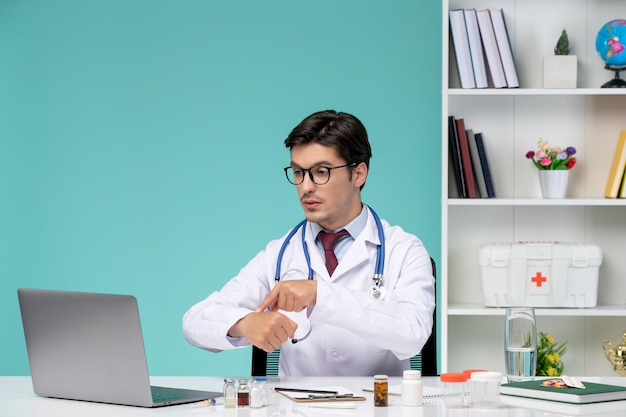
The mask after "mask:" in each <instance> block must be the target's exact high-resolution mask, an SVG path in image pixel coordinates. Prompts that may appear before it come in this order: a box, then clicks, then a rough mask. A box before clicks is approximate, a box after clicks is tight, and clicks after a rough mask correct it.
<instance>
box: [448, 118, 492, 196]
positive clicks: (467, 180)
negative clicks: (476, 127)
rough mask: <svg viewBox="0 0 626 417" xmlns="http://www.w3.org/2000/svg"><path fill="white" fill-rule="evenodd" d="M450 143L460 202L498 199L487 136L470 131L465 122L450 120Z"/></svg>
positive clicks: (457, 119) (458, 119) (456, 119)
mask: <svg viewBox="0 0 626 417" xmlns="http://www.w3.org/2000/svg"><path fill="white" fill-rule="evenodd" d="M448 140H449V146H448V147H449V149H450V158H451V160H452V161H451V163H450V165H451V166H452V169H453V171H454V179H455V184H456V188H457V192H458V196H459V198H495V196H496V192H495V189H494V186H493V179H492V175H491V169H490V168H489V160H488V159H487V149H486V147H485V141H484V138H483V134H482V133H480V132H478V133H474V131H473V130H472V129H466V126H465V120H464V119H463V118H455V117H454V116H448Z"/></svg>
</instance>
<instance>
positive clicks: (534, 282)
mask: <svg viewBox="0 0 626 417" xmlns="http://www.w3.org/2000/svg"><path fill="white" fill-rule="evenodd" d="M478 258H479V262H480V266H481V274H482V283H483V297H484V303H485V306H487V307H514V306H526V307H595V306H596V302H597V296H598V272H599V269H600V265H601V264H602V251H601V249H600V247H598V246H597V245H584V244H577V243H557V242H519V243H500V244H487V245H483V246H481V248H480V250H479V255H478Z"/></svg>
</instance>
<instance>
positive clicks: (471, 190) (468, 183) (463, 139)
mask: <svg viewBox="0 0 626 417" xmlns="http://www.w3.org/2000/svg"><path fill="white" fill-rule="evenodd" d="M455 122H456V130H457V134H458V135H459V149H460V151H461V164H462V165H463V178H464V179H465V189H466V190H467V198H476V197H477V195H476V180H475V179H474V170H473V169H472V156H471V154H470V148H469V142H468V141H467V132H466V131H465V121H464V120H463V119H456V120H455Z"/></svg>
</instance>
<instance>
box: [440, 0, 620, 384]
mask: <svg viewBox="0 0 626 417" xmlns="http://www.w3.org/2000/svg"><path fill="white" fill-rule="evenodd" d="M469 8H475V9H477V10H482V9H490V8H493V9H495V8H502V9H503V10H504V15H505V21H506V25H507V29H508V32H509V37H510V40H511V44H512V49H513V54H514V57H515V61H516V67H517V72H518V77H519V80H520V88H518V89H491V88H490V89H461V88H460V87H459V86H460V84H459V80H458V71H457V68H456V61H455V59H454V53H453V52H452V51H453V49H452V45H451V43H450V36H449V26H448V11H449V10H452V9H469ZM616 18H626V2H624V1H622V0H444V2H443V34H442V37H443V42H442V46H443V54H442V55H443V77H442V80H443V86H442V87H443V88H442V121H441V122H442V138H441V140H442V150H443V153H442V156H443V159H442V166H443V169H442V184H443V186H442V196H443V200H442V239H441V241H442V255H441V263H442V265H440V268H439V269H440V277H441V283H440V287H439V291H440V293H441V307H440V313H441V318H440V325H441V339H440V343H441V345H440V347H441V369H440V371H441V372H450V371H461V370H463V369H468V368H483V369H489V370H495V371H501V372H504V352H503V330H504V309H502V308H487V307H484V306H483V296H482V281H481V276H480V267H479V263H478V248H479V246H480V245H481V244H484V243H491V242H514V241H561V242H583V243H587V244H591V243H594V244H597V245H599V246H600V247H601V248H602V251H603V263H602V266H601V267H600V276H599V287H598V306H597V307H595V308H589V309H557V308H555V309H537V311H536V314H537V327H538V330H540V331H546V332H548V333H549V334H551V335H552V336H553V337H554V338H555V339H556V340H566V341H567V342H568V352H567V353H566V354H565V356H564V357H563V360H564V363H565V370H566V372H567V373H568V374H571V375H616V373H615V372H614V371H613V369H612V367H611V365H610V364H609V362H608V361H607V360H606V359H605V358H604V354H603V352H602V342H603V341H604V340H611V341H612V342H613V343H614V344H615V343H619V342H621V335H622V332H623V331H624V330H626V272H624V270H625V268H624V267H623V265H624V262H625V261H626V200H613V199H605V198H604V197H603V193H604V188H605V185H606V180H607V176H608V172H609V167H610V164H611V161H612V157H613V153H614V150H615V145H616V143H617V139H618V136H619V131H620V130H621V129H626V89H602V88H599V87H600V86H601V85H602V84H603V83H604V82H606V81H608V80H610V79H611V78H612V77H613V73H612V72H609V71H607V70H605V69H604V63H603V61H602V60H601V59H600V57H599V56H598V54H597V52H596V50H595V39H596V35H597V32H598V30H599V29H600V27H601V26H602V25H603V24H604V23H606V22H608V21H609V20H612V19H616ZM562 29H566V30H567V32H568V35H569V39H570V44H571V47H572V54H573V55H577V57H578V88H576V89H567V90H566V89H543V88H542V76H543V75H542V74H543V57H544V56H545V55H550V54H552V50H553V48H554V45H555V44H556V41H557V39H558V37H559V35H560V33H561V30H562ZM625 76H626V74H625ZM449 115H454V116H455V117H462V118H463V119H464V120H465V125H466V128H468V129H469V128H471V129H473V130H474V132H482V133H483V135H484V140H485V143H486V147H487V154H488V158H489V162H490V166H491V170H492V175H493V177H494V180H495V191H496V196H497V198H496V199H459V198H456V194H454V193H455V191H454V188H453V187H451V185H452V184H453V183H454V178H453V177H452V173H451V170H450V166H449V159H448V120H447V119H448V116H449ZM539 137H543V138H545V139H546V140H548V141H549V142H551V143H552V144H555V145H561V146H574V147H576V149H577V150H578V154H577V155H576V157H577V160H578V163H577V165H576V166H575V167H574V169H573V170H572V171H571V172H570V180H569V187H568V193H567V198H566V199H563V200H544V199H542V198H541V192H540V189H539V180H538V178H537V172H536V171H537V170H536V168H535V167H534V166H533V165H532V164H531V162H530V161H528V160H526V158H525V153H526V152H527V151H528V150H531V149H532V150H534V149H535V145H536V142H537V140H538V139H539Z"/></svg>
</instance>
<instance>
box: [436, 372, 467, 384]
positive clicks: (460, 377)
mask: <svg viewBox="0 0 626 417" xmlns="http://www.w3.org/2000/svg"><path fill="white" fill-rule="evenodd" d="M439 378H440V379H441V382H465V381H467V376H465V374H460V373H454V372H448V373H446V374H441V376H440V377H439Z"/></svg>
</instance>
